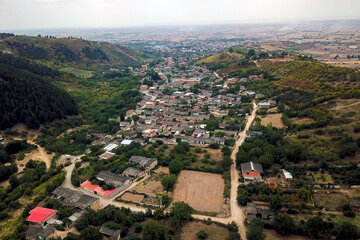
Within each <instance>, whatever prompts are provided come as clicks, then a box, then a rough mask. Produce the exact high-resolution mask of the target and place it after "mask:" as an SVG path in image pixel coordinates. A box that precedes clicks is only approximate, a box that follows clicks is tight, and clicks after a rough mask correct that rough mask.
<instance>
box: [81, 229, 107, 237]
mask: <svg viewBox="0 0 360 240" xmlns="http://www.w3.org/2000/svg"><path fill="white" fill-rule="evenodd" d="M101 238H102V236H101V234H100V233H99V231H98V230H96V228H93V227H87V228H85V229H84V230H82V231H81V232H80V240H98V239H101Z"/></svg>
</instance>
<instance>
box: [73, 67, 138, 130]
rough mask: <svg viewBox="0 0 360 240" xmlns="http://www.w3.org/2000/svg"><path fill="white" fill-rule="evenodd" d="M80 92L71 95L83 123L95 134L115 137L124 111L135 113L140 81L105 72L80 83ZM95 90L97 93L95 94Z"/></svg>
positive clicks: (118, 73) (120, 73)
mask: <svg viewBox="0 0 360 240" xmlns="http://www.w3.org/2000/svg"><path fill="white" fill-rule="evenodd" d="M80 84H81V88H79V89H77V90H75V91H73V92H72V93H71V94H72V95H73V97H74V99H75V100H76V102H77V103H78V105H79V108H80V109H81V113H82V116H83V117H84V119H85V121H86V122H87V123H89V124H92V125H93V130H94V131H96V132H105V133H115V132H116V131H118V130H119V126H118V123H117V122H116V121H109V119H110V118H115V119H116V118H117V117H120V118H121V120H122V121H123V120H124V119H125V115H126V111H127V110H129V109H135V108H136V105H137V103H138V102H139V101H141V94H140V92H139V91H138V88H139V86H140V78H139V77H135V76H132V75H131V73H129V72H106V73H104V74H102V73H99V74H95V75H94V76H93V77H92V78H89V79H86V80H84V81H81V83H80ZM94 89H97V91H96V92H94Z"/></svg>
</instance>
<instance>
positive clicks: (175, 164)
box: [169, 159, 183, 174]
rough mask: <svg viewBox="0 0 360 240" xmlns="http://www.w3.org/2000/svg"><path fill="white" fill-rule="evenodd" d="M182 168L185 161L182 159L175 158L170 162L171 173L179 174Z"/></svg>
mask: <svg viewBox="0 0 360 240" xmlns="http://www.w3.org/2000/svg"><path fill="white" fill-rule="evenodd" d="M182 169H183V163H182V162H181V161H180V159H174V160H172V161H171V162H170V164H169V170H170V173H173V174H179V173H180V172H181V170H182Z"/></svg>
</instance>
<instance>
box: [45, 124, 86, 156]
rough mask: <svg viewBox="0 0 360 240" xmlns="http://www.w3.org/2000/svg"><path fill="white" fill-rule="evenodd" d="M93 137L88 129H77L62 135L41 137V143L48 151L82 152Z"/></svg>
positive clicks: (63, 152)
mask: <svg viewBox="0 0 360 240" xmlns="http://www.w3.org/2000/svg"><path fill="white" fill-rule="evenodd" d="M91 140H92V138H91V137H90V136H89V134H88V131H87V130H86V129H81V130H75V131H72V132H70V133H67V134H65V135H63V136H62V137H59V138H57V137H48V138H46V139H45V138H42V139H41V140H40V139H39V143H40V144H41V145H42V146H44V147H45V148H46V149H47V150H48V151H51V152H55V153H61V154H79V153H80V154H81V153H83V152H84V151H85V149H86V148H87V147H88V145H89V144H90V143H91Z"/></svg>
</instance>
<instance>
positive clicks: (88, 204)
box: [50, 186, 100, 211]
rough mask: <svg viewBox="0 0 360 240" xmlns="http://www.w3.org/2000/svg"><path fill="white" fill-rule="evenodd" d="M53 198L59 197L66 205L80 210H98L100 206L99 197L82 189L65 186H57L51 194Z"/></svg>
mask: <svg viewBox="0 0 360 240" xmlns="http://www.w3.org/2000/svg"><path fill="white" fill-rule="evenodd" d="M50 197H51V198H54V199H59V200H60V201H61V202H62V203H64V204H65V205H67V206H69V207H72V208H74V209H76V210H78V211H82V210H89V209H93V210H97V209H99V208H100V200H99V198H96V197H92V196H90V195H87V194H84V193H82V192H80V191H75V190H72V189H69V188H65V187H61V186H60V187H58V188H56V189H55V190H54V191H53V192H52V193H51V195H50Z"/></svg>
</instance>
